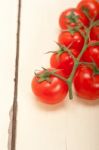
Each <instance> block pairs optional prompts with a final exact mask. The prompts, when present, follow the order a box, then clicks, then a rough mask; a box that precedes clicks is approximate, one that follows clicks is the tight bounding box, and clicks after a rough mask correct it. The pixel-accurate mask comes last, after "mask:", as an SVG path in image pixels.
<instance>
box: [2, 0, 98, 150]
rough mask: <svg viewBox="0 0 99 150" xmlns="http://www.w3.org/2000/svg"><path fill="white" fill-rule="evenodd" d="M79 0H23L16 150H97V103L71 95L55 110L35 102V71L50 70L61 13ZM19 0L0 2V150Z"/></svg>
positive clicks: (5, 129)
mask: <svg viewBox="0 0 99 150" xmlns="http://www.w3.org/2000/svg"><path fill="white" fill-rule="evenodd" d="M77 2H79V0H54V1H51V0H42V1H41V0H23V1H22V10H21V36H20V59H19V85H18V99H17V100H18V116H17V123H18V124H17V141H16V142H17V144H16V150H99V102H98V103H93V104H90V103H85V102H83V101H80V100H79V98H77V97H74V100H73V101H68V98H66V101H65V103H64V104H60V105H58V106H53V107H48V106H44V105H40V104H38V103H37V102H36V100H35V96H34V95H33V94H32V91H31V80H32V77H33V73H34V70H35V69H39V68H40V67H41V66H45V67H46V66H49V57H50V55H44V53H45V52H46V51H49V50H55V49H56V48H57V46H56V45H55V43H54V41H56V40H57V36H58V33H59V26H58V17H59V14H60V13H61V11H63V10H64V9H66V8H68V7H74V6H76V4H77ZM17 7H18V0H2V1H1V0H0V150H7V144H8V127H9V121H10V119H9V111H10V109H11V106H12V102H13V96H14V72H15V57H16V28H17V10H18V9H17Z"/></svg>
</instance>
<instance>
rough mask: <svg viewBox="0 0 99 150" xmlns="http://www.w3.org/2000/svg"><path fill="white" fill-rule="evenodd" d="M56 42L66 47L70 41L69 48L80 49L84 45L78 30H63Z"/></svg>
mask: <svg viewBox="0 0 99 150" xmlns="http://www.w3.org/2000/svg"><path fill="white" fill-rule="evenodd" d="M58 42H59V43H60V44H62V45H65V46H67V47H68V46H69V45H70V44H71V43H72V45H71V47H70V48H72V49H75V50H77V51H81V50H82V47H83V45H84V38H83V37H82V35H81V34H80V33H79V32H75V33H74V34H71V33H70V32H68V31H65V32H61V33H60V35H59V37H58Z"/></svg>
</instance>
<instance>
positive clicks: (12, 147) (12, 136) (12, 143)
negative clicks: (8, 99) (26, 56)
mask: <svg viewBox="0 0 99 150" xmlns="http://www.w3.org/2000/svg"><path fill="white" fill-rule="evenodd" d="M20 20H21V0H18V16H17V34H16V60H15V79H14V98H13V104H12V108H11V111H10V113H9V115H10V124H9V130H8V132H9V137H8V150H16V136H17V111H18V103H17V97H18V70H19V49H20Z"/></svg>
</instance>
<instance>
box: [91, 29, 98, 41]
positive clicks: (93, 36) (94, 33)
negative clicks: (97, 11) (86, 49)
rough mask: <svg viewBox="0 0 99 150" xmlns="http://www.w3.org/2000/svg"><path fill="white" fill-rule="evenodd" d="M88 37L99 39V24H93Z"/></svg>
mask: <svg viewBox="0 0 99 150" xmlns="http://www.w3.org/2000/svg"><path fill="white" fill-rule="evenodd" d="M90 39H91V40H96V41H99V26H95V27H93V28H92V30H91V32H90Z"/></svg>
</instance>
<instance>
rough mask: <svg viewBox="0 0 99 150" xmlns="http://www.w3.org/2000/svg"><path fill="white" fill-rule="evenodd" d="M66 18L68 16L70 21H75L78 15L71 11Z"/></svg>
mask: <svg viewBox="0 0 99 150" xmlns="http://www.w3.org/2000/svg"><path fill="white" fill-rule="evenodd" d="M66 18H68V19H69V21H70V22H71V23H77V22H78V19H79V16H77V15H75V13H74V11H72V12H71V13H70V15H68V16H66Z"/></svg>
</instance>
